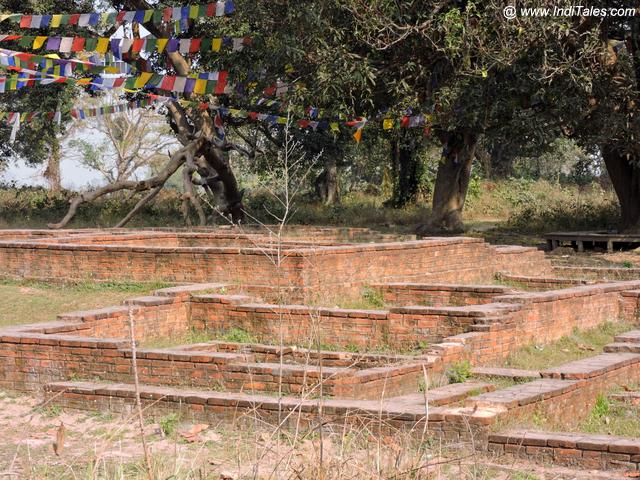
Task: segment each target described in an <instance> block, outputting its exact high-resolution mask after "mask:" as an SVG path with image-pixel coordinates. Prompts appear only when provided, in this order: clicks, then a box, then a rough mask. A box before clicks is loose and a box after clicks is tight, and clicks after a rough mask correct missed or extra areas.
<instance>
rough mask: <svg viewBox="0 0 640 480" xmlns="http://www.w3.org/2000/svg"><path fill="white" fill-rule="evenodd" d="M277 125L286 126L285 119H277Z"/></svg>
mask: <svg viewBox="0 0 640 480" xmlns="http://www.w3.org/2000/svg"><path fill="white" fill-rule="evenodd" d="M278 123H279V124H280V125H286V124H287V117H278Z"/></svg>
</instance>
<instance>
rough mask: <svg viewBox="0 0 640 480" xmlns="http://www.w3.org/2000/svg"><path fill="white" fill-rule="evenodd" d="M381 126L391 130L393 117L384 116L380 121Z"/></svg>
mask: <svg viewBox="0 0 640 480" xmlns="http://www.w3.org/2000/svg"><path fill="white" fill-rule="evenodd" d="M382 128H383V129H385V130H391V129H392V128H393V119H392V118H385V119H384V121H383V122H382Z"/></svg>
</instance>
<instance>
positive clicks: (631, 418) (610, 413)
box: [580, 395, 640, 438]
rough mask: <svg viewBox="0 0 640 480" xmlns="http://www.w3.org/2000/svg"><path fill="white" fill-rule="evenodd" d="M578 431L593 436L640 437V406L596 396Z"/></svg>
mask: <svg viewBox="0 0 640 480" xmlns="http://www.w3.org/2000/svg"><path fill="white" fill-rule="evenodd" d="M580 430H581V431H584V432H588V433H594V434H605V435H619V436H623V437H635V438H638V437H640V405H632V404H629V403H622V402H615V401H613V400H610V399H609V398H607V397H606V396H604V395H598V398H597V399H596V404H595V405H594V407H593V409H592V410H591V412H590V413H589V416H588V417H587V418H586V419H585V420H584V421H583V422H582V424H581V425H580Z"/></svg>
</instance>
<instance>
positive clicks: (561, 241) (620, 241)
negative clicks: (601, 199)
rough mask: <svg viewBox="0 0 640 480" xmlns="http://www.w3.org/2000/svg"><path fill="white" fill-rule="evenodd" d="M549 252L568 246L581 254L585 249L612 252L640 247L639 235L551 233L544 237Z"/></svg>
mask: <svg viewBox="0 0 640 480" xmlns="http://www.w3.org/2000/svg"><path fill="white" fill-rule="evenodd" d="M544 238H545V239H546V240H547V245H548V246H549V250H555V249H556V248H558V247H562V246H565V245H566V244H570V245H571V246H572V247H575V248H577V249H578V251H579V252H583V251H584V249H585V248H595V247H602V248H605V247H606V249H607V251H608V252H613V250H614V248H615V247H616V244H617V246H618V247H634V246H638V247H640V235H627V234H624V233H617V232H552V233H547V234H546V235H544Z"/></svg>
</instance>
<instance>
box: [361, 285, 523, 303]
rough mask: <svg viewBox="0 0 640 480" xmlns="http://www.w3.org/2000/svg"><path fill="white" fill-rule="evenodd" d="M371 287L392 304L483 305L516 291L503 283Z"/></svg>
mask: <svg viewBox="0 0 640 480" xmlns="http://www.w3.org/2000/svg"><path fill="white" fill-rule="evenodd" d="M371 287H372V288H374V289H375V290H377V291H378V292H380V294H381V295H382V298H383V300H384V303H385V305H392V306H409V305H424V306H433V307H442V306H460V307H461V306H464V305H482V304H485V303H491V302H493V301H494V298H495V297H497V296H500V295H505V294H507V293H513V289H512V288H510V287H504V286H500V285H460V284H458V285H455V284H445V283H441V284H422V283H386V284H373V285H371Z"/></svg>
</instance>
